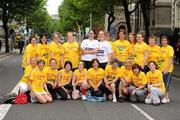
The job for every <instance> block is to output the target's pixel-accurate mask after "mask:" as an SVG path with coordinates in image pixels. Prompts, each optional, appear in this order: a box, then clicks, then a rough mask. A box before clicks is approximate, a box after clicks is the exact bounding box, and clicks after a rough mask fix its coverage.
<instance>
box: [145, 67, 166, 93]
mask: <svg viewBox="0 0 180 120" xmlns="http://www.w3.org/2000/svg"><path fill="white" fill-rule="evenodd" d="M146 78H147V81H148V82H149V83H150V84H158V83H162V84H161V86H159V87H158V88H159V89H161V91H162V92H163V93H164V92H165V86H164V81H163V75H162V72H161V71H159V70H155V71H154V72H151V71H149V72H148V73H147V74H146Z"/></svg>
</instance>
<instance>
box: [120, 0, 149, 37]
mask: <svg viewBox="0 0 180 120" xmlns="http://www.w3.org/2000/svg"><path fill="white" fill-rule="evenodd" d="M131 3H135V8H134V9H133V10H132V11H129V9H128V8H129V4H131ZM122 4H123V6H124V14H125V18H126V23H127V28H128V33H130V32H131V31H132V30H131V24H130V15H131V13H133V12H135V11H136V9H137V8H138V7H139V5H140V7H141V11H142V15H143V20H144V26H145V33H146V35H145V38H146V39H147V38H148V37H149V35H150V32H149V26H150V18H149V17H150V16H149V9H150V6H151V0H128V1H127V0H123V1H122Z"/></svg>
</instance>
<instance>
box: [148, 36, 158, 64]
mask: <svg viewBox="0 0 180 120" xmlns="http://www.w3.org/2000/svg"><path fill="white" fill-rule="evenodd" d="M148 42H149V45H148V59H147V63H149V62H150V61H155V63H156V64H157V63H158V60H159V57H160V55H161V47H160V46H158V45H156V38H155V36H153V35H151V36H150V37H149V39H148Z"/></svg>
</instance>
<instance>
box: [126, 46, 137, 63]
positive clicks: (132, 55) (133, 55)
mask: <svg viewBox="0 0 180 120" xmlns="http://www.w3.org/2000/svg"><path fill="white" fill-rule="evenodd" d="M134 46H135V44H132V43H130V45H129V47H128V49H127V51H128V56H129V58H130V59H131V60H132V63H134V59H135V54H134Z"/></svg>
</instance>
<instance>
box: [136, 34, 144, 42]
mask: <svg viewBox="0 0 180 120" xmlns="http://www.w3.org/2000/svg"><path fill="white" fill-rule="evenodd" d="M136 40H137V42H138V43H141V42H143V40H144V38H143V36H142V34H137V36H136Z"/></svg>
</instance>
